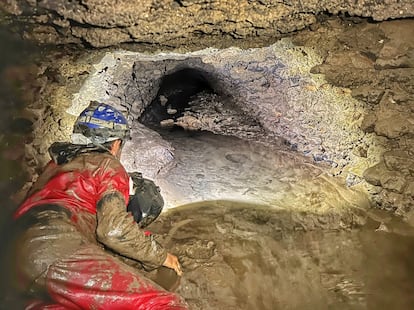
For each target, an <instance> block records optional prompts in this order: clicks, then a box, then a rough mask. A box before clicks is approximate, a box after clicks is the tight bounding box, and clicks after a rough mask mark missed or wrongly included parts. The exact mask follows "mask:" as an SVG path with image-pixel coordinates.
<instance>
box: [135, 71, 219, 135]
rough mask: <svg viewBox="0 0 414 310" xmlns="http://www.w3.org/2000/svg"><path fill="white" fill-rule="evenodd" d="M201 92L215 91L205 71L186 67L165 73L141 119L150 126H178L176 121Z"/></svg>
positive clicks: (209, 92)
mask: <svg viewBox="0 0 414 310" xmlns="http://www.w3.org/2000/svg"><path fill="white" fill-rule="evenodd" d="M199 93H205V94H214V93H215V92H214V89H213V87H212V85H211V84H210V82H209V81H208V78H207V76H206V73H205V72H203V71H201V70H198V69H193V68H185V69H181V70H179V71H176V72H174V73H171V74H168V75H165V76H164V77H163V78H162V81H161V83H160V88H159V90H158V93H157V95H156V97H155V98H154V100H153V101H152V102H151V103H150V104H149V105H148V106H147V108H146V109H145V110H144V112H143V113H142V115H141V116H140V118H139V121H140V122H141V123H143V124H144V125H146V126H148V127H150V128H160V127H176V126H175V125H174V122H175V121H176V120H177V119H178V118H180V117H181V116H183V113H184V112H185V111H187V110H189V109H190V105H189V103H190V102H191V100H192V99H194V98H195V97H196V96H197V95H198V94H199Z"/></svg>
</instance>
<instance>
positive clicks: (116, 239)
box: [96, 193, 167, 268]
mask: <svg viewBox="0 0 414 310" xmlns="http://www.w3.org/2000/svg"><path fill="white" fill-rule="evenodd" d="M97 218H98V226H97V229H96V234H97V236H98V240H99V241H100V242H102V243H103V244H105V245H106V246H108V247H109V248H111V249H113V250H114V251H115V252H118V253H120V254H122V255H124V256H127V257H129V258H132V259H135V260H138V261H140V262H142V263H143V264H144V265H145V266H146V267H149V268H151V267H154V268H155V267H160V266H161V265H162V264H163V262H164V261H165V259H166V258H167V251H166V250H165V249H164V248H163V247H162V246H161V245H160V244H159V243H158V242H157V241H155V240H154V238H153V236H151V235H149V236H146V235H145V234H144V232H143V231H142V230H141V229H140V228H139V227H138V225H137V224H136V223H135V221H134V218H133V217H132V215H131V214H130V213H127V212H125V201H124V200H123V198H122V197H121V195H120V194H119V193H114V194H111V195H106V196H105V197H104V198H103V199H102V200H100V201H99V203H98V213H97Z"/></svg>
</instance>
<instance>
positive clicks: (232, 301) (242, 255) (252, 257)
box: [151, 201, 414, 309]
mask: <svg viewBox="0 0 414 310" xmlns="http://www.w3.org/2000/svg"><path fill="white" fill-rule="evenodd" d="M316 220H318V216H315V215H314V214H310V213H290V212H283V211H275V210H272V209H271V208H269V207H264V206H254V205H247V204H243V203H237V202H229V201H211V202H200V203H197V204H192V205H188V206H185V207H179V208H176V209H173V210H169V211H168V212H167V213H165V214H164V215H163V216H162V218H161V219H160V220H159V221H157V222H156V223H154V224H153V226H152V227H151V229H152V230H153V231H154V232H157V233H159V234H160V236H161V240H162V242H164V243H166V244H167V246H168V247H170V248H171V250H172V252H174V253H176V254H178V256H179V258H180V260H181V262H182V265H183V267H184V270H185V274H184V276H183V277H182V278H181V281H180V286H179V287H178V289H177V290H176V291H177V292H178V293H179V294H181V295H182V296H184V297H185V298H186V300H187V301H188V302H189V304H190V305H191V306H192V308H193V309H413V307H414V260H413V257H414V238H413V237H404V236H401V235H397V234H393V233H386V232H382V231H376V227H378V223H376V222H375V221H373V220H368V221H367V224H366V225H364V226H361V227H358V228H357V227H355V228H353V229H351V230H342V229H337V230H336V229H330V230H324V231H323V230H320V229H312V228H310V227H311V226H309V225H308V224H309V223H310V222H313V221H316ZM319 220H320V221H328V220H329V219H328V218H319ZM333 221H334V222H335V221H336V222H337V224H338V225H339V223H340V221H341V219H340V218H337V219H335V220H333ZM164 280H165V279H164Z"/></svg>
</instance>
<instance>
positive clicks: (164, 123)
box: [160, 118, 174, 127]
mask: <svg viewBox="0 0 414 310" xmlns="http://www.w3.org/2000/svg"><path fill="white" fill-rule="evenodd" d="M160 125H161V127H172V126H174V120H173V119H171V118H169V119H163V120H162V121H161V122H160Z"/></svg>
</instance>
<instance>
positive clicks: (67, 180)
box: [14, 153, 180, 309]
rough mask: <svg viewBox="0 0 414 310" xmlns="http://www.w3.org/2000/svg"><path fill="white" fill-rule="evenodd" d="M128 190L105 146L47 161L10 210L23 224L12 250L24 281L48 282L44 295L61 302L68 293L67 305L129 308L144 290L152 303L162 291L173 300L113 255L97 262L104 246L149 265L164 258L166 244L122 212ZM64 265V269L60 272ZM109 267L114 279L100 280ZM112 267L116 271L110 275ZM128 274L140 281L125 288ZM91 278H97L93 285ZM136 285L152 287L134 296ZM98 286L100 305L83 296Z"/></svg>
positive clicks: (35, 285)
mask: <svg viewBox="0 0 414 310" xmlns="http://www.w3.org/2000/svg"><path fill="white" fill-rule="evenodd" d="M128 198H129V176H128V174H127V172H126V171H125V169H124V168H123V167H122V165H121V164H120V162H119V161H118V160H117V159H116V158H115V157H113V156H112V155H110V154H107V153H85V154H80V155H79V156H77V157H76V158H74V159H73V160H71V161H69V162H68V163H66V164H62V165H58V164H57V163H55V162H53V161H51V162H50V163H49V164H48V165H47V167H46V169H45V172H44V173H43V174H42V175H41V176H40V177H39V179H38V181H37V183H36V184H35V185H34V186H33V188H32V190H31V191H30V192H29V196H28V198H27V199H26V201H25V202H24V203H23V204H22V205H21V206H20V207H19V208H18V210H17V211H16V212H15V214H14V218H15V219H16V221H17V222H16V226H18V227H20V228H21V230H22V232H21V233H20V234H19V237H18V242H17V243H16V249H17V250H16V251H15V254H16V255H15V257H16V258H17V260H16V267H17V272H18V275H19V279H20V281H21V284H22V288H23V289H25V290H26V291H29V292H31V293H33V294H35V295H36V296H38V295H39V294H40V295H41V296H42V295H43V293H45V288H47V291H48V293H49V295H50V297H52V299H53V300H54V301H57V302H58V303H61V302H62V303H63V304H64V305H66V304H65V301H68V300H73V304H71V303H68V306H67V307H69V308H70V309H72V308H73V309H79V308H81V309H90V308H91V307H92V306H93V307H92V308H93V309H101V308H102V307H103V306H102V305H104V304H105V303H109V304H110V305H111V306H112V305H114V307H115V305H117V306H116V308H122V309H129V308H128V307H129V306H127V305H131V307H132V305H136V304H139V303H140V302H144V299H145V298H147V299H145V300H147V301H149V300H151V302H150V304H151V305H152V304H153V302H155V304H154V305H156V304H157V302H156V300H158V299H159V298H160V300H163V301H162V302H161V303H160V305H161V306H162V305H164V304H165V302H166V300H167V299H168V298H167V297H166V299H163V298H162V296H170V297H169V300H170V302H171V303H172V305H174V300H178V297H175V296H173V295H168V293H166V292H164V291H163V290H162V289H160V288H158V287H157V286H156V285H155V284H152V282H150V281H149V280H148V281H147V280H146V279H144V278H143V279H140V277H141V276H140V275H139V274H138V273H136V271H135V270H134V269H128V270H124V267H123V263H122V262H121V260H119V259H117V258H111V259H110V265H111V267H110V268H109V269H110V271H108V270H109V269H108V270H107V269H104V270H101V268H107V267H108V264H109V263H108V264H107V265H105V264H103V265H102V264H101V263H100V261H101V260H106V259H109V257H110V255H109V254H106V253H105V250H104V246H106V247H108V248H110V249H112V250H114V251H116V252H118V253H119V254H121V255H124V256H127V257H129V258H132V259H135V260H139V261H141V262H142V263H143V264H145V265H147V266H149V267H150V268H154V267H159V266H161V265H162V263H163V262H164V260H165V258H166V255H167V252H166V251H165V249H163V248H162V246H161V245H159V244H158V243H157V242H156V241H155V240H153V238H152V237H151V236H146V235H145V232H144V231H142V230H141V229H140V228H139V226H138V225H137V223H135V221H134V219H133V217H132V215H131V214H130V213H128V212H127V210H126V205H127V203H128ZM98 241H99V242H100V243H99V242H98ZM82 248H87V249H92V248H93V251H90V252H88V253H90V255H89V256H88V257H87V259H86V260H87V262H88V268H83V267H82V266H81V265H82V264H83V263H84V262H85V257H84V256H83V254H80V256H76V254H74V253H78V252H77V251H79V250H80V249H82ZM102 257H105V258H102ZM111 257H112V256H111ZM118 264H119V265H118ZM121 265H122V266H121ZM83 266H84V265H83ZM52 270H53V271H52ZM62 270H64V271H65V277H62V275H61V271H62ZM82 272H83V274H82ZM108 272H112V273H113V274H112V275H111V276H110V277H109V279H112V282H111V283H112V284H111V285H112V286H111V285H107V284H105V285H104V286H103V285H101V284H99V283H100V282H99V281H98V282H97V279H98V280H99V279H100V280H102V281H104V280H105V279H106V280H107V279H108V278H105V276H104V274H106V275H107V274H108ZM117 272H118V273H121V274H122V277H118V278H116V276H117V275H118V273H117ZM80 274H81V276H80ZM138 279H139V281H138ZM106 280H105V281H106ZM81 281H84V282H82V283H81ZM131 281H133V282H134V283H135V282H137V281H138V283H144V284H145V285H144V286H142V285H138V286H137V287H134V289H132V290H131V288H130V286H129V285H130V283H132V282H131ZM94 283H98V284H96V286H94V285H93V284H94ZM105 283H107V282H105ZM66 284H67V285H66ZM59 285H60V286H59ZM65 285H66V286H65ZM57 287H58V288H57ZM141 287H145V288H146V290H147V287H150V288H151V289H149V291H150V292H149V291H145V292H144V293H143V294H144V295H145V296H146V297H145V296H144V297H145V298H144V297H143V296H140V292H141V290H140V288H141ZM55 289H56V290H57V291H58V292H55ZM101 291H105V292H106V293H103V292H101ZM156 292H158V293H159V296H158V295H157V294H156ZM96 294H98V295H99V296H101V297H102V298H101V300H100V301H99V302H102V303H101V304H99V305H100V306H99V305H98V304H93V303H92V304H91V303H90V300H89V298H92V297H91V296H92V295H96ZM105 294H106V295H105ZM155 296H158V297H157V298H158V299H157V298H155ZM79 298H80V299H79ZM82 298H83V299H82ZM154 298H155V299H154ZM117 302H119V303H118V304H117ZM179 303H180V302H178V304H179ZM73 305H76V307H74V306H73ZM86 305H87V306H86ZM42 307H43V306H42ZM151 307H152V306H151ZM151 307H149V308H146V309H151ZM106 308H107V307H106ZM132 308H134V309H138V308H136V307H132ZM132 308H131V309H132ZM172 308H173V307H172ZM157 309H159V308H157ZM166 309H168V307H166Z"/></svg>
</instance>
